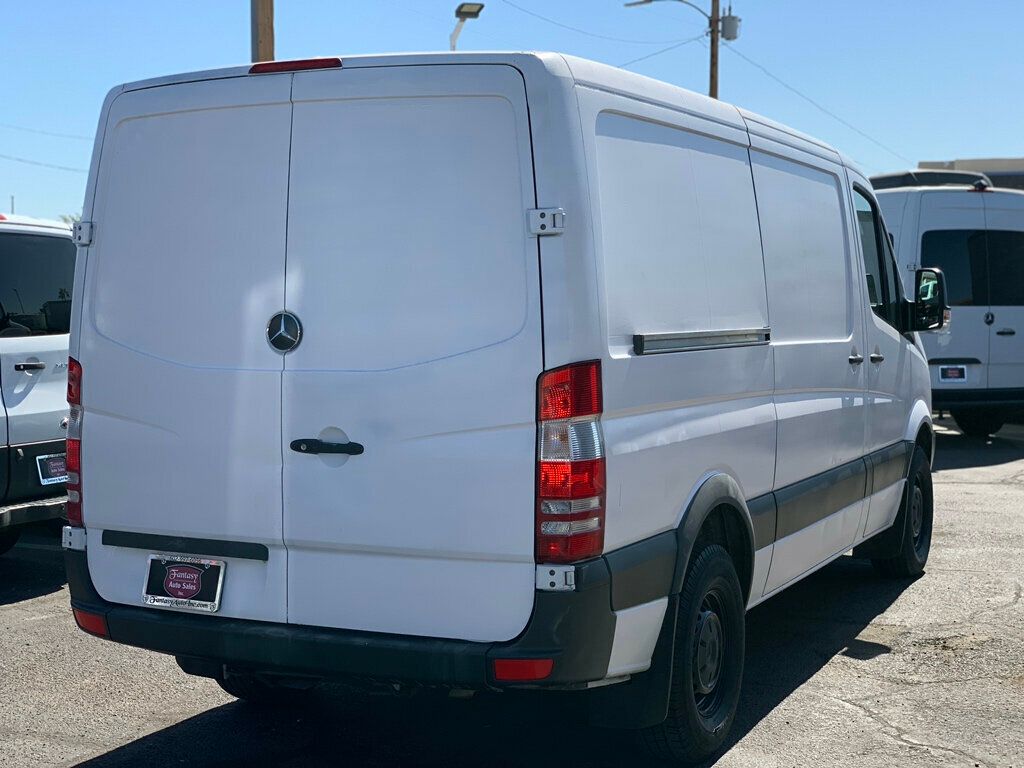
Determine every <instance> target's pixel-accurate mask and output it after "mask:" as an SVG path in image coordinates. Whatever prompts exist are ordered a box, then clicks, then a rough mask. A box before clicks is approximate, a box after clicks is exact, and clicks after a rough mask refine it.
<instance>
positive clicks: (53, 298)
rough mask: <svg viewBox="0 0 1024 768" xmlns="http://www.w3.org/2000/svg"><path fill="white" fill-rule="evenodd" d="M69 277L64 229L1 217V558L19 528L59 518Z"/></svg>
mask: <svg viewBox="0 0 1024 768" xmlns="http://www.w3.org/2000/svg"><path fill="white" fill-rule="evenodd" d="M74 274H75V246H74V244H73V243H72V242H71V230H70V229H69V228H68V227H67V226H66V225H64V224H61V223H60V222H55V221H45V220H42V219H32V218H29V217H27V216H13V215H0V395H2V401H3V402H2V407H0V415H2V417H3V432H2V436H0V454H2V455H0V554H2V553H4V552H6V551H7V550H9V549H10V548H11V547H13V546H14V544H15V543H16V542H17V541H18V537H19V536H20V534H21V528H22V526H23V525H24V524H25V523H31V522H36V521H38V520H48V519H52V518H57V517H61V516H63V514H64V502H65V501H66V500H67V497H66V495H65V490H64V482H65V480H67V473H66V469H65V459H64V437H65V434H66V430H67V415H68V405H67V402H66V399H65V392H66V386H67V367H68V359H67V350H68V329H69V324H70V322H71V290H72V287H73V282H74Z"/></svg>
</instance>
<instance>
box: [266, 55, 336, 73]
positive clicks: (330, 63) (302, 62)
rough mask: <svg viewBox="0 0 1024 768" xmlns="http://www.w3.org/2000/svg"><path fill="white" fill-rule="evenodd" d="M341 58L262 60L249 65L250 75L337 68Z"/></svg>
mask: <svg viewBox="0 0 1024 768" xmlns="http://www.w3.org/2000/svg"><path fill="white" fill-rule="evenodd" d="M340 66H341V59H339V58H338V57H336V56H333V57H329V58H323V59H294V60H292V61H261V62H260V63H259V64H253V65H252V66H251V67H249V74H250V75H269V74H271V73H273V72H300V71H302V70H304V69H337V68H338V67H340Z"/></svg>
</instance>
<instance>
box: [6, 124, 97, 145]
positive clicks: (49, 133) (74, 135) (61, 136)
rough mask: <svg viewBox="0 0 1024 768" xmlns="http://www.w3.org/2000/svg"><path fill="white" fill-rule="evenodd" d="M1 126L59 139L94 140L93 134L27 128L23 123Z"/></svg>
mask: <svg viewBox="0 0 1024 768" xmlns="http://www.w3.org/2000/svg"><path fill="white" fill-rule="evenodd" d="M0 128H10V129H11V130H12V131H24V132H25V133H38V134H41V135H42V136H54V137H56V138H58V139H79V140H81V141H92V139H93V137H92V136H83V135H81V134H78V133H57V132H56V131H44V130H43V129H42V128H26V127H25V126H23V125H11V124H10V123H0Z"/></svg>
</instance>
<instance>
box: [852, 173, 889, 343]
mask: <svg viewBox="0 0 1024 768" xmlns="http://www.w3.org/2000/svg"><path fill="white" fill-rule="evenodd" d="M853 200H854V204H855V207H856V211H857V227H858V229H859V230H860V247H861V255H862V256H863V257H864V274H865V276H866V279H867V287H868V301H869V302H870V303H871V310H872V311H873V312H874V313H875V314H876V315H878V316H879V317H880V318H882V319H883V320H885V321H886V322H887V323H889V324H891V325H895V324H896V317H897V311H898V308H897V303H898V301H899V294H898V293H897V292H896V281H895V274H894V272H893V264H892V260H891V259H890V258H889V256H888V253H887V249H886V248H885V247H884V246H883V245H882V243H883V239H884V238H886V237H887V235H886V234H885V230H884V229H883V227H882V222H881V219H880V218H879V217H878V213H877V211H876V210H875V206H874V204H873V203H872V202H871V201H870V200H869V199H868V198H867V196H865V195H864V193H862V192H861V191H860V190H859V189H856V188H855V189H854V190H853Z"/></svg>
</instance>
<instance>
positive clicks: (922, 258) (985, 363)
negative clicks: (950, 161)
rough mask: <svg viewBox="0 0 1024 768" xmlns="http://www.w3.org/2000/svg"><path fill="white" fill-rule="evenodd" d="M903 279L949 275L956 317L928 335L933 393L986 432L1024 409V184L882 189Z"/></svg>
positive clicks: (960, 420)
mask: <svg viewBox="0 0 1024 768" xmlns="http://www.w3.org/2000/svg"><path fill="white" fill-rule="evenodd" d="M878 205H879V207H880V208H881V209H882V213H883V215H884V217H885V222H886V224H887V225H888V227H889V230H890V232H891V233H892V235H893V240H894V242H895V244H896V253H897V257H898V259H897V260H898V261H899V263H900V265H901V266H903V267H904V269H902V270H900V271H901V274H902V277H903V281H904V285H906V286H908V287H909V285H910V283H912V282H913V281H914V277H913V276H914V274H915V273H916V270H917V267H918V265H923V266H926V267H939V268H940V269H941V270H942V271H943V272H944V273H945V275H946V280H947V284H948V286H949V303H950V304H951V305H952V307H951V315H952V322H951V323H950V324H949V327H948V328H946V329H945V330H943V331H942V332H941V333H936V334H930V335H929V336H927V337H926V338H925V339H924V342H925V346H924V348H925V352H926V353H927V355H928V362H929V364H930V367H931V381H932V400H933V406H934V407H935V408H937V409H943V410H948V411H949V412H950V414H951V415H952V416H953V418H954V419H956V423H957V426H959V427H960V429H961V430H962V431H963V432H964V434H966V435H969V436H972V437H984V436H986V435H990V434H992V433H993V432H997V431H998V430H999V429H1000V427H1002V426H1003V424H1004V423H1005V422H1006V421H1008V420H1009V419H1010V418H1012V417H1014V416H1015V415H1016V414H1022V413H1024V192H1020V191H1017V190H1010V189H993V188H992V187H990V186H988V185H985V184H976V185H974V186H959V187H955V186H953V187H951V186H941V187H928V186H913V187H903V188H899V189H886V190H885V191H882V192H879V193H878Z"/></svg>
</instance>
